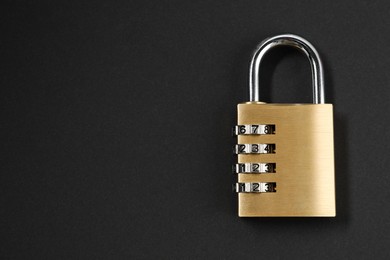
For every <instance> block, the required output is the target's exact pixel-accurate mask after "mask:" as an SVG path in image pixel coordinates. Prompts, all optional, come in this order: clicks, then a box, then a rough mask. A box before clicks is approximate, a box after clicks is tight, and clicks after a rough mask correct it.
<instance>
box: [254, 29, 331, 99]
mask: <svg viewBox="0 0 390 260" xmlns="http://www.w3.org/2000/svg"><path fill="white" fill-rule="evenodd" d="M276 46H292V47H294V48H297V49H299V50H301V51H302V52H303V53H305V54H306V56H307V58H308V59H309V61H310V66H311V74H312V84H313V103H314V104H324V103H325V91H324V70H323V66H322V61H321V58H320V56H319V54H318V52H317V50H316V49H315V48H314V47H313V45H311V43H310V42H308V41H307V40H305V39H304V38H302V37H300V36H297V35H294V34H281V35H277V36H274V37H271V38H267V39H265V40H264V41H262V42H261V43H260V45H259V46H258V47H257V49H256V50H255V51H254V53H253V57H252V60H251V65H250V69H249V101H255V102H256V101H257V102H258V101H260V93H259V68H260V64H261V61H262V60H263V58H264V56H265V54H266V53H267V52H268V51H269V50H270V49H272V48H273V47H276Z"/></svg>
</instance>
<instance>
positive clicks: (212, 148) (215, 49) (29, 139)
mask: <svg viewBox="0 0 390 260" xmlns="http://www.w3.org/2000/svg"><path fill="white" fill-rule="evenodd" d="M0 10H1V16H0V20H1V23H0V28H1V37H0V53H1V56H0V58H1V59H0V61H1V62H0V66H1V68H0V73H1V74H0V75H1V79H0V80H1V81H0V87H1V88H0V89H1V93H0V106H1V124H0V125H1V126H0V129H1V149H2V156H1V175H0V176H1V179H0V185H1V187H0V188H1V189H0V190H1V196H0V201H1V204H0V205H1V210H0V212H1V213H0V214H1V216H0V217H1V218H0V221H1V222H0V224H1V226H0V228H1V231H0V234H1V237H2V242H1V243H0V253H1V258H26V259H74V258H80V259H94V258H103V259H118V258H132V259H139V258H140V259H151V258H152V257H157V258H156V259H172V258H174V259H183V258H203V259H206V258H214V259H221V258H225V259H230V258H231V259H233V258H235V259H237V258H239V257H240V258H242V259H247V258H258V259H265V258H272V259H275V258H276V259H278V258H284V259H286V258H290V259H298V258H303V259H319V258H320V259H325V258H327V259H332V258H333V259H345V258H348V259H368V258H369V259H385V258H387V259H388V258H389V257H390V249H389V245H390V220H389V219H390V218H389V217H390V215H389V213H390V207H389V199H390V188H389V170H388V169H389V168H390V162H389V161H390V160H389V155H390V152H389V148H390V147H389V146H390V145H389V143H390V131H389V126H390V122H389V112H390V108H389V107H390V105H389V98H390V86H389V84H390V73H389V71H390V47H389V40H390V36H389V35H390V17H389V12H390V3H389V2H388V1H384V0H382V1H360V2H357V1H356V2H353V1H345V2H340V1H334V3H331V1H325V2H324V1H312V2H309V1H300V2H299V3H297V1H289V2H287V1H275V0H273V1H240V2H237V1H223V2H219V3H217V1H208V2H206V1H202V2H198V3H195V2H193V1H185V2H183V1H124V2H122V3H118V2H115V3H114V1H112V2H109V1H107V2H106V3H97V2H96V1H90V3H88V4H86V3H80V2H75V3H62V4H60V3H57V1H47V2H46V3H43V2H42V3H40V4H32V3H30V2H27V1H25V2H16V1H9V2H8V3H6V2H4V1H2V4H1V8H0ZM285 32H290V33H295V34H298V35H301V36H303V37H305V38H307V39H308V40H309V41H310V42H312V44H313V45H314V46H316V48H317V49H318V51H319V52H320V54H321V55H322V58H323V61H324V67H325V73H326V75H325V80H326V92H327V95H326V97H327V101H328V102H330V103H333V104H334V109H335V122H334V123H335V149H336V150H335V154H336V176H337V214H338V215H337V217H336V218H334V219H333V218H268V219H267V218H263V219H240V218H238V217H237V213H236V211H237V205H236V204H237V199H236V195H235V194H233V193H232V192H231V184H232V183H233V182H234V181H235V176H233V175H232V174H231V164H232V163H233V162H234V158H233V157H232V155H231V147H232V145H233V143H234V142H235V139H234V138H232V137H231V135H230V134H231V127H232V126H233V125H234V124H235V120H236V105H237V103H239V102H243V101H246V100H247V98H248V93H247V92H248V90H247V83H248V66H249V60H250V55H251V53H252V51H253V49H254V48H255V46H256V45H257V44H258V43H259V42H260V41H261V40H263V39H264V38H266V37H268V36H272V35H275V34H279V33H285ZM261 75H262V76H264V78H263V79H262V83H263V85H262V87H263V88H262V89H261V91H262V96H263V97H264V101H273V102H295V103H297V102H311V86H310V84H311V79H310V67H309V63H308V62H307V61H306V58H305V57H304V56H303V55H301V54H300V53H298V52H297V51H295V50H292V49H289V48H280V49H277V50H274V51H272V53H270V54H269V55H268V56H267V58H266V61H265V63H264V66H263V67H262V68H261Z"/></svg>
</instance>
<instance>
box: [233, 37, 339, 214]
mask: <svg viewBox="0 0 390 260" xmlns="http://www.w3.org/2000/svg"><path fill="white" fill-rule="evenodd" d="M283 45H285V46H292V47H295V48H297V49H299V50H301V51H302V52H303V53H305V54H306V56H307V57H308V59H309V61H310V65H311V71H312V84H313V104H306V103H304V104H284V103H279V104H273V103H264V102H260V101H259V100H260V98H259V75H258V74H259V67H260V64H261V61H262V59H263V57H264V55H265V54H266V53H267V52H268V51H269V50H270V49H272V48H274V47H276V46H283ZM249 77H250V78H249V94H250V101H249V102H246V103H241V104H238V106H237V110H238V124H237V126H235V128H234V132H235V134H236V135H237V145H235V147H234V153H235V154H237V159H238V163H237V164H236V165H235V167H233V168H234V169H235V172H236V174H237V175H238V182H237V183H236V184H235V190H236V192H237V193H238V215H239V216H240V217H334V216H336V207H335V173H334V151H333V146H334V145H333V106H332V104H325V98H324V95H325V94H324V76H323V66H322V62H321V59H320V56H319V55H318V52H317V51H316V49H315V48H314V47H313V46H312V45H311V44H310V43H309V42H308V41H307V40H305V39H303V38H302V37H299V36H296V35H292V34H283V35H277V36H274V37H271V38H268V39H266V40H264V41H263V42H261V43H260V45H259V46H258V47H257V49H256V50H255V52H254V54H253V58H252V60H251V65H250V75H249Z"/></svg>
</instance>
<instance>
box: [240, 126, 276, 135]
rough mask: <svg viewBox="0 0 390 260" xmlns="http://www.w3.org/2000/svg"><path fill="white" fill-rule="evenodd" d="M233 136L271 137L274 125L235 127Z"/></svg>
mask: <svg viewBox="0 0 390 260" xmlns="http://www.w3.org/2000/svg"><path fill="white" fill-rule="evenodd" d="M234 134H235V135H273V134H275V125H236V126H235V127H234Z"/></svg>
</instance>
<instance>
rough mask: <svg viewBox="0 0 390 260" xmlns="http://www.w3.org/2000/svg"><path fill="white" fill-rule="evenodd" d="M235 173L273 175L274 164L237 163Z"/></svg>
mask: <svg viewBox="0 0 390 260" xmlns="http://www.w3.org/2000/svg"><path fill="white" fill-rule="evenodd" d="M235 172H236V173H275V172H276V163H237V164H236V165H235Z"/></svg>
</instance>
